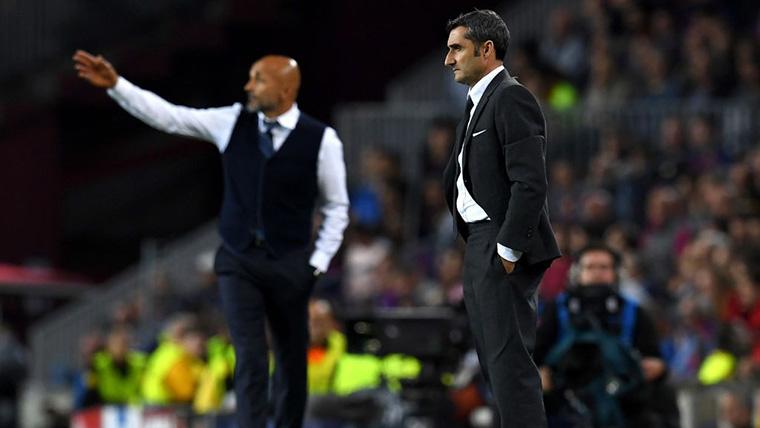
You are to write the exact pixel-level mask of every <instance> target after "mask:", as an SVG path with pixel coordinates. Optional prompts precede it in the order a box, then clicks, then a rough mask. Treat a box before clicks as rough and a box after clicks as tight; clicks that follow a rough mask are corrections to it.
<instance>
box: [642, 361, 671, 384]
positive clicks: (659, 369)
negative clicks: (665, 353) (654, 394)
mask: <svg viewBox="0 0 760 428" xmlns="http://www.w3.org/2000/svg"><path fill="white" fill-rule="evenodd" d="M641 371H642V372H644V379H646V381H647V382H651V381H653V380H655V379H657V378H658V377H660V376H662V374H663V373H665V362H664V361H662V360H661V359H659V358H652V357H646V358H642V359H641Z"/></svg>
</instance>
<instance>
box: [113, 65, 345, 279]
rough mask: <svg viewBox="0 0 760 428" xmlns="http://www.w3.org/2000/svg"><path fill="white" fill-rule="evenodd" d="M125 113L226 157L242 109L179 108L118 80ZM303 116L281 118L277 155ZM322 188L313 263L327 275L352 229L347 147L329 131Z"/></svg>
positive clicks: (320, 172)
mask: <svg viewBox="0 0 760 428" xmlns="http://www.w3.org/2000/svg"><path fill="white" fill-rule="evenodd" d="M108 95H110V96H111V98H113V99H114V100H116V102H117V103H119V105H120V106H121V107H123V108H124V109H125V110H126V111H128V112H129V113H130V114H132V115H133V116H135V117H136V118H138V119H140V120H141V121H143V122H145V123H147V124H148V125H150V126H152V127H154V128H156V129H158V130H161V131H164V132H169V133H172V134H178V135H185V136H188V137H194V138H198V139H201V140H205V141H208V142H211V143H214V144H215V145H216V146H217V148H218V149H219V152H220V153H222V152H224V150H225V149H226V148H227V144H229V140H230V136H231V135H232V130H233V128H234V127H235V122H236V121H237V118H238V115H239V114H240V111H241V109H242V108H243V106H242V105H241V104H240V103H235V104H233V105H231V106H227V107H218V108H207V109H196V108H190V107H185V106H177V105H174V104H171V103H169V102H168V101H166V100H164V99H163V98H161V97H159V96H158V95H156V94H154V93H152V92H150V91H146V90H144V89H140V88H138V87H137V86H135V85H134V84H132V83H131V82H129V81H128V80H127V79H125V78H123V77H119V80H118V81H117V83H116V86H114V87H113V88H111V89H109V90H108ZM300 116H301V111H300V110H299V109H298V105H297V104H293V106H292V107H291V108H290V109H289V110H288V111H286V112H285V113H283V114H282V115H280V116H278V117H277V122H278V123H279V126H276V127H275V128H273V129H272V140H273V141H272V143H273V145H274V150H275V151H277V150H279V149H280V147H282V144H283V143H284V142H285V139H286V138H287V137H288V135H290V132H291V131H292V130H293V129H295V127H296V124H297V123H298V119H299V117H300ZM259 130H260V131H261V132H264V130H265V128H264V114H263V113H261V112H259ZM317 184H318V186H319V195H320V212H321V213H322V215H323V216H324V219H323V221H322V227H321V228H320V230H319V234H318V236H317V240H316V242H315V243H314V245H315V249H314V252H313V253H312V255H311V258H310V259H309V263H310V264H311V265H312V266H313V267H314V268H316V269H318V270H319V271H321V272H325V271H326V270H327V267H328V266H329V265H330V260H331V259H332V258H333V256H335V253H336V252H337V251H338V248H339V247H340V244H341V242H342V240H343V231H344V230H345V229H346V226H348V191H347V190H346V165H345V163H344V162H343V143H341V141H340V139H339V138H338V134H337V133H336V132H335V130H334V129H333V128H330V127H327V128H326V129H325V133H324V135H323V136H322V143H321V146H320V148H319V154H318V160H317Z"/></svg>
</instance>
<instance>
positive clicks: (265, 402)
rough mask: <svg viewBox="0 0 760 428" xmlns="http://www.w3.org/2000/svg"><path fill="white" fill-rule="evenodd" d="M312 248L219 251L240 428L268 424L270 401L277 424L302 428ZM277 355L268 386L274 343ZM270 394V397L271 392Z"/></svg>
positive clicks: (311, 283) (217, 270) (222, 294)
mask: <svg viewBox="0 0 760 428" xmlns="http://www.w3.org/2000/svg"><path fill="white" fill-rule="evenodd" d="M310 255H311V251H310V249H309V248H304V249H302V250H298V251H294V252H292V253H290V254H287V255H284V256H283V257H280V258H275V257H272V256H271V255H270V254H269V253H268V252H267V251H266V250H264V249H262V248H253V249H251V250H249V251H247V252H246V253H245V254H240V253H237V252H235V251H233V250H231V249H229V248H227V247H226V246H222V247H221V248H220V249H219V251H218V252H217V256H216V261H215V266H214V269H215V271H216V273H217V276H218V278H219V289H220V292H221V297H222V307H223V310H224V316H225V318H226V320H227V325H228V326H229V329H230V335H231V336H232V343H233V345H234V346H235V377H234V385H235V397H236V405H237V419H238V423H239V425H240V428H264V427H265V426H266V421H267V413H268V410H269V401H270V398H271V404H272V406H273V408H274V422H275V426H276V427H277V428H282V427H288V428H296V427H298V428H300V427H301V426H302V425H303V414H304V408H305V406H306V350H307V346H308V340H309V331H308V300H309V295H310V293H311V289H312V287H313V285H314V275H313V268H311V267H310V266H309V263H308V260H309V256H310ZM266 321H268V322H269V324H268V325H269V332H270V333H271V344H272V348H273V351H274V356H275V367H274V374H273V376H272V385H271V390H270V388H269V346H268V341H267V332H266ZM270 392H271V396H270Z"/></svg>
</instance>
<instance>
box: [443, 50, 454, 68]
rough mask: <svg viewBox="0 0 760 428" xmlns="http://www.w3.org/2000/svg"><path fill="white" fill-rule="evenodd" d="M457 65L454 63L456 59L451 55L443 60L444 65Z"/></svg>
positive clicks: (447, 55)
mask: <svg viewBox="0 0 760 428" xmlns="http://www.w3.org/2000/svg"><path fill="white" fill-rule="evenodd" d="M455 63H456V61H454V57H453V56H452V55H451V54H450V53H448V54H446V57H444V58H443V65H446V66H452V65H454V64H455Z"/></svg>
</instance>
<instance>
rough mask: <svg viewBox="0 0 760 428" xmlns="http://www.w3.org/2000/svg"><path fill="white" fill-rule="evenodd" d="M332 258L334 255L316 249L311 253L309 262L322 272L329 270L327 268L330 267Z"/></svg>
mask: <svg viewBox="0 0 760 428" xmlns="http://www.w3.org/2000/svg"><path fill="white" fill-rule="evenodd" d="M330 259H332V257H331V256H330V255H329V254H327V253H325V252H323V251H319V250H316V251H314V253H313V254H312V255H311V258H310V259H309V264H310V265H311V266H312V267H314V268H316V269H319V271H320V272H322V273H324V272H327V268H328V267H330Z"/></svg>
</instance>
